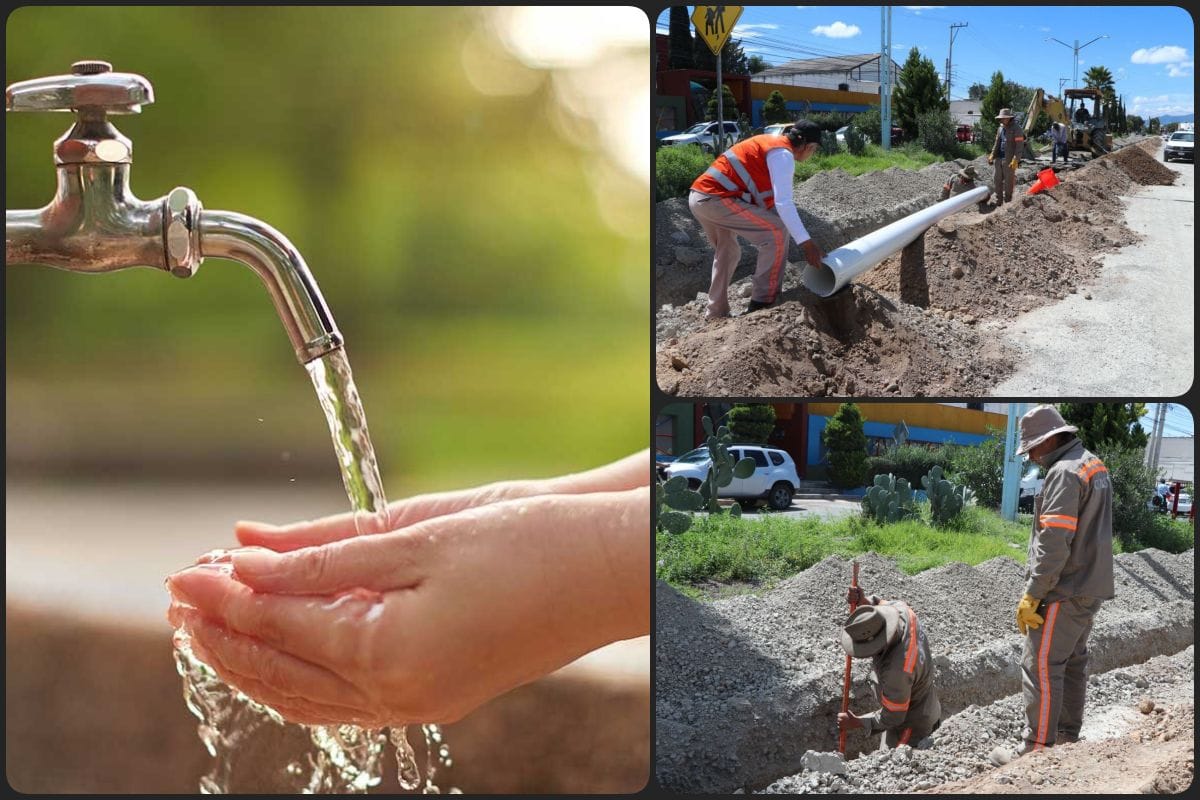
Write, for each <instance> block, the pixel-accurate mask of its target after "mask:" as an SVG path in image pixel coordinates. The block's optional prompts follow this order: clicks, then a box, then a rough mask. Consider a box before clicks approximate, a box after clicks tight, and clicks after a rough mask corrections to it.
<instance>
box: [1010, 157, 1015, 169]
mask: <svg viewBox="0 0 1200 800" xmlns="http://www.w3.org/2000/svg"><path fill="white" fill-rule="evenodd" d="M1008 168H1009V169H1016V168H1017V157H1016V156H1013V160H1012V161H1010V162H1008Z"/></svg>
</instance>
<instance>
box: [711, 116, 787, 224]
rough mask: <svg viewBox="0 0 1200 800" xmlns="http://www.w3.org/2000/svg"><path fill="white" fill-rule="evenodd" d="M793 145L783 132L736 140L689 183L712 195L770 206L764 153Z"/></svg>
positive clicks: (772, 196)
mask: <svg viewBox="0 0 1200 800" xmlns="http://www.w3.org/2000/svg"><path fill="white" fill-rule="evenodd" d="M784 147H786V148H787V149H788V150H789V151H791V149H792V145H791V142H790V141H789V140H788V138H787V137H786V136H776V135H772V134H763V135H760V136H752V137H751V138H749V139H746V140H745V141H742V142H738V143H737V144H735V145H733V146H732V147H730V148H729V149H728V150H726V151H725V152H724V153H722V154H721V155H720V156H718V157H717V159H716V160H715V161H713V163H712V164H711V165H710V166H709V168H708V169H706V170H705V171H704V173H703V174H701V175H700V177H699V178H697V179H696V180H695V182H693V183H692V189H695V190H696V191H698V192H703V193H704V194H709V195H713V196H715V197H737V198H740V199H742V200H745V201H746V202H749V203H753V204H754V205H757V206H761V207H763V208H773V207H774V205H775V193H774V191H773V190H772V187H771V173H770V170H768V169H767V153H769V152H770V151H772V150H775V149H778V148H784Z"/></svg>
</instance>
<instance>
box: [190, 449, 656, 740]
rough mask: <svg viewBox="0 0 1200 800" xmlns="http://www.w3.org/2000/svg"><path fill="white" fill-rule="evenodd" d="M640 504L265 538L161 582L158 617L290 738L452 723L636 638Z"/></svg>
mask: <svg viewBox="0 0 1200 800" xmlns="http://www.w3.org/2000/svg"><path fill="white" fill-rule="evenodd" d="M643 461H644V459H643ZM641 466H642V469H643V470H644V469H645V463H642V465H641ZM649 499H650V498H649V489H648V487H639V488H635V489H625V490H623V491H611V492H589V493H585V494H551V495H535V496H529V497H523V498H518V499H511V500H501V501H499V502H491V503H487V504H485V505H478V506H470V507H465V508H462V509H461V510H458V511H453V512H448V513H443V514H440V515H437V516H431V517H426V518H424V519H421V520H419V521H416V522H413V523H412V524H408V525H405V526H404V527H401V528H399V529H398V530H395V531H391V532H387V533H380V534H375V535H372V536H353V535H352V534H350V533H346V530H345V526H344V525H342V526H339V525H335V524H332V523H329V522H328V521H320V522H318V523H315V524H314V525H310V526H293V527H290V528H289V529H286V530H287V532H286V533H280V534H277V535H274V534H273V535H272V536H270V537H266V538H271V539H272V542H271V543H272V544H275V545H281V546H278V547H277V548H276V549H267V548H265V547H244V548H240V549H236V550H233V551H230V552H229V553H228V554H227V557H225V558H222V559H221V560H219V561H217V562H216V563H200V564H197V565H194V566H192V567H189V568H187V569H184V570H181V571H180V572H177V573H175V574H173V575H171V576H170V577H169V578H168V588H169V590H170V592H171V595H172V604H171V608H170V610H169V611H168V618H169V619H170V620H171V622H172V623H173V624H174V625H176V627H179V628H181V629H183V630H186V631H187V632H188V633H189V634H190V638H191V643H192V647H193V650H194V651H195V653H196V655H197V656H198V657H199V658H200V659H201V660H203V661H204V662H205V663H207V664H209V665H210V666H211V667H212V668H213V669H215V670H216V672H217V673H218V675H220V676H221V678H222V679H223V680H225V681H226V682H227V683H230V684H231V685H233V686H236V687H237V688H238V689H240V690H241V691H243V692H244V693H245V694H247V695H249V696H250V697H253V698H254V699H256V700H258V701H260V702H263V703H266V704H267V705H270V706H271V707H273V708H274V709H275V710H277V711H279V712H280V713H281V714H282V715H283V716H284V717H286V718H288V719H290V720H292V721H295V722H301V723H306V724H333V723H355V724H359V725H363V726H369V727H380V726H384V725H400V724H411V723H420V722H452V721H454V720H457V719H460V718H461V717H462V716H464V715H465V714H467V713H468V712H470V711H471V710H473V709H474V708H476V707H478V706H479V705H481V704H482V703H484V702H486V701H488V700H490V699H492V698H493V697H496V696H497V695H499V694H502V693H503V692H505V691H508V690H509V689H512V688H514V687H516V686H519V685H521V684H524V683H527V682H529V681H532V680H534V679H536V678H538V677H540V676H542V675H545V674H547V673H549V672H551V671H552V670H554V669H557V668H558V667H561V666H563V665H565V664H567V663H569V662H570V661H572V660H574V659H575V658H577V657H579V656H581V655H583V654H584V653H587V652H589V651H590V650H593V649H595V648H597V647H600V646H602V645H604V644H608V643H610V642H613V641H617V640H620V639H626V638H631V637H634V636H639V635H644V634H646V633H648V632H649V626H650V589H649V586H650V580H649V576H650V568H649V561H650V558H649V545H648V541H647V536H648V532H649V530H650V520H649V508H650V502H649ZM352 529H353V526H352V525H351V530H352ZM239 537H240V538H242V541H260V540H261V538H262V537H259V538H258V539H256V537H255V536H253V535H250V534H249V532H248V531H239ZM301 542H312V544H308V545H303V544H300V543H301ZM317 542H321V543H317Z"/></svg>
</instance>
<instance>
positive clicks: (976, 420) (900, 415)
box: [808, 403, 1008, 436]
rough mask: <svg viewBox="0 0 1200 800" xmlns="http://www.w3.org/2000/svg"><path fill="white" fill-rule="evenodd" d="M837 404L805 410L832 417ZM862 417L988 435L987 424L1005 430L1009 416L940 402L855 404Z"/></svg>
mask: <svg viewBox="0 0 1200 800" xmlns="http://www.w3.org/2000/svg"><path fill="white" fill-rule="evenodd" d="M839 405H841V404H840V403H809V404H808V413H810V414H814V415H817V416H824V417H832V416H833V415H834V414H835V413H837V410H838V406H839ZM857 405H858V408H859V410H860V411H861V412H862V415H863V418H864V419H866V420H868V421H870V422H890V423H897V422H900V421H903V422H904V424H905V425H907V426H908V427H910V428H934V429H936V430H943V431H958V432H959V433H977V434H980V435H982V436H986V435H987V429H988V427H992V428H997V429H999V430H1004V428H1005V426H1006V425H1007V424H1008V418H1007V417H1005V416H1004V415H1003V414H997V413H995V412H992V411H976V410H975V409H971V408H959V407H958V406H947V405H942V404H940V403H858V404H857Z"/></svg>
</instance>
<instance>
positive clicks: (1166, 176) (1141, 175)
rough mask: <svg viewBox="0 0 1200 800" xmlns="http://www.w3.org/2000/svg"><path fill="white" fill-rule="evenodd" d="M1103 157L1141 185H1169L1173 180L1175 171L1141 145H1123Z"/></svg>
mask: <svg viewBox="0 0 1200 800" xmlns="http://www.w3.org/2000/svg"><path fill="white" fill-rule="evenodd" d="M1104 159H1107V160H1109V161H1111V162H1113V163H1114V164H1116V165H1117V166H1119V167H1120V168H1121V171H1122V172H1124V173H1125V174H1126V175H1128V176H1129V177H1130V178H1132V179H1133V180H1135V181H1137V182H1138V183H1140V184H1141V185H1142V186H1170V185H1171V184H1173V183H1174V182H1175V172H1174V171H1172V170H1171V169H1169V168H1167V167H1165V166H1163V165H1162V164H1160V163H1158V161H1157V160H1156V159H1155V158H1154V156H1152V155H1150V153H1149V152H1148V150H1147V149H1145V148H1143V147H1123V148H1121V149H1120V150H1117V151H1116V152H1114V153H1110V154H1108V155H1107V156H1105V157H1104ZM1102 160H1103V159H1102Z"/></svg>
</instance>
